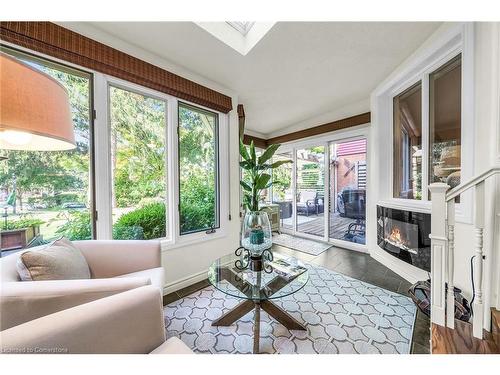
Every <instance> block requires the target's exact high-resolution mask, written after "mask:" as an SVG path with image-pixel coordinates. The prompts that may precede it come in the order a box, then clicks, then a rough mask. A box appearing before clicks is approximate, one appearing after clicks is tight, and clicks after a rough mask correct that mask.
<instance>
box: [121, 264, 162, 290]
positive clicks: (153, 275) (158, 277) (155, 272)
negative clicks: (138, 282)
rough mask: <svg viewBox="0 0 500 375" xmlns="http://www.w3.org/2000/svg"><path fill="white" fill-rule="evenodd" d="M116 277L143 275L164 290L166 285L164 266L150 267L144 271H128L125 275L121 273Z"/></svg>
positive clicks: (142, 276)
mask: <svg viewBox="0 0 500 375" xmlns="http://www.w3.org/2000/svg"><path fill="white" fill-rule="evenodd" d="M116 277H141V278H149V280H150V281H151V285H154V286H156V287H158V288H160V290H161V291H162V292H163V286H164V270H163V267H157V268H150V269H148V270H144V271H137V272H132V273H127V274H125V275H120V276H116Z"/></svg>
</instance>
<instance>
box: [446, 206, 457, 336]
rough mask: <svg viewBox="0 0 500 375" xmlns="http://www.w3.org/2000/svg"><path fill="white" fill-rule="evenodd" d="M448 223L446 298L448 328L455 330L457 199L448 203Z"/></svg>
mask: <svg viewBox="0 0 500 375" xmlns="http://www.w3.org/2000/svg"><path fill="white" fill-rule="evenodd" d="M446 206H447V222H448V259H447V260H446V262H447V263H448V278H447V279H448V296H447V298H446V326H447V327H450V328H452V329H454V328H455V293H453V289H454V287H455V282H454V280H455V269H454V267H455V258H454V256H455V199H451V200H449V201H448V202H447V204H446Z"/></svg>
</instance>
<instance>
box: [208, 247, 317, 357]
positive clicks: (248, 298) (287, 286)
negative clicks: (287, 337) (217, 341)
mask: <svg viewBox="0 0 500 375" xmlns="http://www.w3.org/2000/svg"><path fill="white" fill-rule="evenodd" d="M208 280H209V281H210V283H211V284H212V285H213V286H214V287H215V288H216V289H218V290H220V291H221V292H223V293H224V294H227V295H229V296H233V297H236V298H240V299H242V300H243V301H242V302H241V303H240V304H238V305H237V306H236V307H234V308H233V309H231V310H230V311H228V312H227V313H225V314H224V315H222V316H221V317H220V318H218V319H217V320H215V321H214V322H213V323H212V326H230V325H231V324H233V323H234V322H235V321H236V320H238V319H240V318H241V317H242V316H243V315H245V314H247V313H248V312H250V311H252V310H255V314H254V315H255V317H254V341H253V352H254V353H258V352H259V339H260V309H261V308H262V309H263V310H264V311H265V312H267V313H268V314H269V315H270V316H271V317H273V318H274V319H276V320H277V321H278V322H280V323H281V324H283V325H284V326H285V327H286V328H287V329H289V330H304V331H305V330H306V328H305V327H304V326H303V325H302V324H301V323H300V322H298V321H297V320H295V318H293V317H292V316H291V315H290V314H288V313H287V312H286V311H284V310H283V309H281V308H280V307H278V306H276V304H274V303H272V300H273V299H278V298H282V297H285V296H288V295H290V294H293V293H295V292H297V291H298V290H300V289H302V288H303V287H304V285H306V283H307V281H308V280H309V273H308V271H307V268H306V267H305V266H304V264H303V263H302V262H301V261H299V260H298V259H296V258H293V257H290V256H285V255H281V254H277V253H272V252H271V251H270V250H266V251H264V253H263V254H262V256H261V257H256V258H253V257H251V256H250V254H249V253H248V252H246V251H245V250H244V249H242V248H239V249H238V250H236V252H235V253H234V254H230V255H226V256H223V257H222V258H219V259H217V260H216V261H215V262H213V263H212V264H211V265H210V268H209V269H208Z"/></svg>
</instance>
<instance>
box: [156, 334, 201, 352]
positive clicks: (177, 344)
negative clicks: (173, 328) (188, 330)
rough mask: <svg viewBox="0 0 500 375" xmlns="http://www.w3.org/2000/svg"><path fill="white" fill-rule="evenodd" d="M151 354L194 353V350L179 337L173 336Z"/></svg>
mask: <svg viewBox="0 0 500 375" xmlns="http://www.w3.org/2000/svg"><path fill="white" fill-rule="evenodd" d="M150 354H193V352H192V351H191V349H189V348H188V346H187V345H186V344H184V342H182V341H181V340H179V339H178V338H177V337H171V338H169V339H168V340H167V341H165V342H164V343H163V344H161V345H160V346H159V347H157V348H156V349H155V350H153V351H152V352H151V353H150Z"/></svg>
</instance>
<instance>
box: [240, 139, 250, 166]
mask: <svg viewBox="0 0 500 375" xmlns="http://www.w3.org/2000/svg"><path fill="white" fill-rule="evenodd" d="M240 155H241V157H242V158H243V159H244V160H247V161H248V160H250V155H248V150H247V146H245V144H244V143H243V141H242V140H241V138H240Z"/></svg>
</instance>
